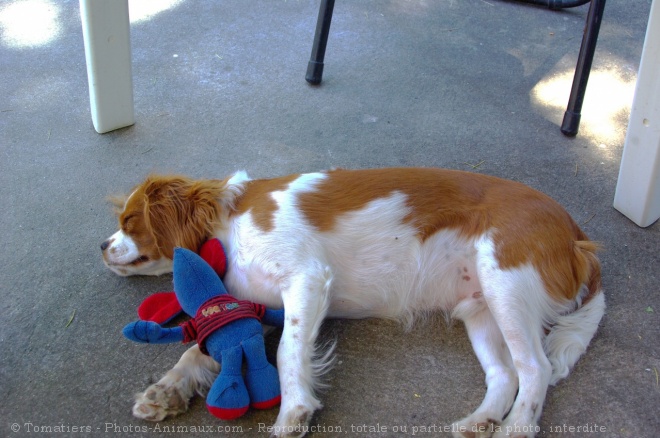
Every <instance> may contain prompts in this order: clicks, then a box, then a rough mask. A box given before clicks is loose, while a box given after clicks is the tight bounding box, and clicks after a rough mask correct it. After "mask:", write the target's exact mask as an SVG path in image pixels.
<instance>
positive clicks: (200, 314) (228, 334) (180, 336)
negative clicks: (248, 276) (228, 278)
mask: <svg viewBox="0 0 660 438" xmlns="http://www.w3.org/2000/svg"><path fill="white" fill-rule="evenodd" d="M223 256H224V254H223ZM174 292H175V293H176V297H177V298H178V300H179V302H180V303H181V307H182V308H183V310H184V311H185V312H186V313H187V314H188V315H190V316H193V319H191V320H189V321H187V322H185V323H184V324H182V325H181V326H179V327H175V328H164V327H162V326H161V325H160V324H158V323H155V322H151V321H135V322H132V323H130V324H128V325H127V326H126V327H124V336H126V337H127V338H128V339H130V340H132V341H135V342H142V343H157V344H161V343H171V342H178V341H183V342H191V341H197V343H198V344H199V347H200V350H201V351H202V352H203V353H205V354H208V355H210V356H211V357H213V358H214V359H215V360H217V361H218V362H220V363H221V364H222V370H221V372H220V374H219V375H218V377H217V378H216V380H215V382H214V383H213V385H212V386H211V389H210V391H209V393H208V396H207V398H206V406H207V408H208V410H209V411H210V412H211V414H213V415H215V416H216V417H218V418H221V419H223V420H232V419H235V418H238V417H240V416H241V415H243V414H245V412H246V411H247V410H248V407H249V406H252V407H253V408H256V409H268V408H271V407H274V406H276V405H278V404H279V402H280V398H281V397H280V383H279V378H278V374H277V369H276V368H275V367H274V366H273V365H271V364H270V362H268V360H267V359H266V352H265V348H264V339H263V334H262V333H263V330H262V328H261V324H260V321H261V322H263V323H264V324H267V325H274V326H279V327H282V326H283V325H284V310H271V309H267V308H266V307H265V306H263V305H260V304H255V303H252V302H249V301H243V300H238V299H236V298H234V297H232V296H231V295H229V294H228V293H227V290H226V289H225V287H224V284H223V283H222V281H221V280H220V278H219V277H218V275H217V274H216V272H215V271H214V270H213V269H212V268H211V266H210V265H209V264H208V263H206V262H205V261H204V259H202V258H201V257H200V256H198V255H197V254H195V253H194V252H192V251H190V250H187V249H183V248H176V249H175V251H174ZM244 358H245V362H246V364H247V369H246V371H245V377H243V373H242V366H243V359H244Z"/></svg>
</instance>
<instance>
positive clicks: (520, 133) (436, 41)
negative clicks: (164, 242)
mask: <svg viewBox="0 0 660 438" xmlns="http://www.w3.org/2000/svg"><path fill="white" fill-rule="evenodd" d="M134 3H135V5H134V6H139V5H137V4H138V3H141V2H139V1H135V2H134ZM153 3H158V2H151V7H153V6H154V5H153ZM650 3H651V2H650V0H637V1H635V2H631V1H628V0H610V1H608V4H607V7H606V9H605V19H604V22H603V26H602V29H601V36H600V39H599V42H598V49H597V52H596V59H595V64H594V69H593V72H592V78H591V82H590V87H589V89H588V93H587V96H586V103H585V108H584V115H583V123H582V126H581V131H580V134H579V135H578V136H577V137H576V138H566V137H564V136H563V135H562V134H561V133H560V131H559V123H560V121H561V118H562V115H563V111H564V108H565V103H566V100H567V95H568V91H569V89H570V81H571V78H572V70H573V68H574V66H575V61H576V58H577V53H578V49H579V45H580V40H581V35H582V29H583V24H584V20H585V17H586V14H587V8H586V7H584V6H583V7H580V8H576V9H573V10H567V11H563V12H553V11H549V10H547V9H544V8H539V7H532V6H528V5H524V4H520V3H516V2H509V1H500V0H437V1H429V0H386V1H357V0H355V1H340V2H338V3H337V5H336V7H335V17H334V21H333V24H332V29H331V35H330V42H329V45H328V53H327V57H326V63H327V64H326V68H325V78H324V83H323V85H322V86H320V87H311V86H309V85H307V83H306V82H305V81H304V74H305V69H306V66H307V61H308V59H309V53H310V49H311V43H312V36H313V31H314V27H315V23H316V15H317V10H318V9H317V8H318V2H317V1H311V0H277V1H276V0H271V1H266V0H251V1H249V2H247V1H239V0H232V1H229V0H227V1H193V0H186V1H174V0H171V1H164V0H163V1H161V2H160V4H161V5H163V4H164V5H166V6H170V7H169V8H165V10H163V11H161V12H156V11H153V10H149V9H147V10H146V11H145V10H142V11H139V10H137V9H133V10H132V14H133V18H134V22H133V24H132V26H131V32H132V47H133V75H134V90H135V110H136V118H137V123H136V124H135V125H134V126H132V127H129V128H126V129H121V130H118V131H114V132H111V133H108V134H104V135H99V134H97V133H96V132H95V131H94V129H93V127H92V124H91V118H90V106H89V96H88V88H87V77H86V71H85V58H84V51H83V43H82V31H81V23H80V15H79V6H78V2H77V1H72V0H70V1H64V0H62V1H54V0H53V1H47V0H31V1H28V0H2V2H0V29H1V32H2V33H0V87H1V89H2V92H1V93H0V96H1V97H0V148H1V151H2V157H1V159H0V169H1V171H0V183H1V186H2V190H1V191H0V205H2V206H3V208H2V213H1V214H0V218H1V221H0V248H1V250H0V257H1V258H0V266H2V268H1V269H0V287H1V288H2V294H3V295H4V297H5V298H4V299H3V300H2V304H1V305H0V318H1V321H2V324H1V326H0V327H1V328H0V349H1V355H0V418H2V419H3V421H2V422H1V423H0V435H2V436H28V435H34V432H35V431H42V430H43V429H42V428H44V427H45V428H50V430H51V431H52V432H53V433H47V434H42V435H43V436H46V435H48V436H97V435H98V436H106V435H107V433H106V432H110V433H115V432H130V429H133V432H134V433H133V434H131V433H124V435H126V436H129V435H134V436H135V435H139V436H172V434H171V433H168V430H175V431H176V430H179V431H180V432H181V431H183V430H184V429H176V428H178V427H180V426H181V427H184V428H185V427H187V428H190V429H192V428H193V427H201V426H211V427H214V428H215V427H218V426H220V427H224V426H226V425H229V426H232V427H235V428H236V429H234V431H233V432H231V433H226V434H224V435H223V434H219V436H225V435H226V436H230V435H231V436H234V435H236V436H245V437H251V436H264V435H266V434H265V433H260V431H259V429H260V427H264V426H266V425H269V424H271V423H272V422H273V421H274V419H275V417H276V415H277V410H276V409H274V410H271V411H266V412H250V413H249V414H248V415H246V416H245V417H243V418H241V419H240V420H238V421H235V422H232V423H222V422H220V421H218V420H216V419H215V418H213V417H211V416H210V415H209V414H208V413H207V411H206V409H205V407H204V403H203V399H201V398H200V397H197V398H195V400H194V401H193V403H192V407H191V410H190V412H189V413H187V414H185V415H181V416H179V417H177V418H173V419H168V420H165V421H163V422H160V423H157V424H153V423H145V422H142V421H139V420H137V419H135V418H133V417H132V416H131V406H132V397H133V394H134V393H136V392H137V391H139V390H142V389H144V388H145V387H146V386H147V385H149V384H150V383H152V382H154V381H155V380H157V379H158V378H159V377H160V376H161V375H162V373H163V372H165V371H166V370H167V369H169V368H170V367H171V366H172V365H173V364H174V363H175V362H176V360H177V359H178V357H179V356H180V354H181V353H182V352H183V351H184V350H185V348H186V347H185V346H183V345H169V346H142V345H135V344H132V343H130V342H129V341H127V340H125V339H124V338H123V337H122V335H121V328H122V327H123V326H124V324H125V323H127V322H129V321H131V320H133V319H134V318H135V317H136V313H135V309H136V307H137V306H138V304H139V303H140V302H141V301H142V299H144V298H145V297H146V296H147V295H149V294H150V293H152V292H154V291H158V290H169V289H171V276H163V277H159V278H147V277H145V278H120V277H117V276H115V275H113V274H112V273H111V272H110V271H108V270H107V269H105V267H104V266H103V264H102V262H101V257H100V255H101V254H100V250H99V247H98V246H99V244H100V243H101V241H102V240H103V239H105V238H106V237H108V236H109V235H110V234H111V233H113V232H114V231H115V227H116V223H115V218H114V217H113V214H112V210H111V208H110V206H109V204H108V203H107V202H106V196H108V195H111V194H114V193H121V192H124V191H127V190H129V189H130V188H131V187H132V186H133V185H134V184H135V183H137V182H138V181H140V180H141V179H142V178H143V177H144V176H145V175H146V174H148V173H149V172H152V171H159V172H177V173H184V174H189V175H191V176H196V177H223V176H225V175H226V174H228V173H229V172H233V171H235V170H237V169H246V170H247V171H248V172H249V173H250V174H251V175H252V176H254V177H267V176H275V175H281V174H287V173H291V172H301V171H312V170H318V169H325V168H329V167H332V166H338V167H347V168H366V167H379V166H439V167H447V168H454V169H464V170H470V171H474V172H479V173H485V174H491V175H496V176H500V177H505V178H511V179H514V180H518V181H522V182H524V183H526V184H529V185H531V186H532V187H535V188H537V189H539V190H541V191H543V192H546V193H548V194H549V195H551V196H553V197H554V198H555V199H557V200H558V201H559V202H560V203H562V204H563V205H564V206H565V207H566V208H567V209H568V211H569V212H570V213H571V214H572V215H573V217H574V218H575V219H576V220H577V222H578V223H580V224H583V228H584V229H585V231H586V232H587V233H588V234H589V235H590V237H591V238H593V239H595V240H599V241H601V242H602V243H603V245H604V247H605V251H603V253H602V254H601V258H602V263H603V283H604V287H605V292H606V295H607V304H608V311H607V314H606V316H605V318H604V319H603V321H602V326H601V328H600V330H599V332H598V334H597V335H596V337H595V339H594V340H593V342H592V343H591V346H590V348H589V350H588V352H587V354H586V355H585V356H584V357H583V358H582V359H581V360H580V361H579V362H578V364H577V366H576V368H575V369H574V371H573V372H572V374H571V375H570V376H569V378H568V379H566V380H564V381H562V382H561V383H559V384H558V385H557V386H555V387H552V388H550V390H549V393H548V396H547V399H546V405H545V410H544V413H543V417H542V419H541V428H542V433H540V434H539V435H540V436H548V437H559V436H562V437H563V436H587V435H592V434H593V435H597V436H602V437H610V436H617V437H618V436H623V437H655V436H657V434H658V432H659V431H660V419H659V417H658V406H660V385H659V384H658V372H659V371H660V342H659V339H660V336H659V327H660V324H659V314H660V295H659V294H658V289H659V287H658V284H660V278H659V275H658V272H659V269H658V268H659V263H658V253H659V251H658V248H659V242H660V239H659V235H660V225H658V223H656V224H654V225H652V226H651V227H649V228H647V229H641V228H638V227H636V226H635V225H634V224H633V223H632V222H630V221H629V220H628V219H627V218H625V217H624V216H622V215H621V214H620V213H618V212H617V211H616V210H614V209H613V208H612V206H611V205H612V200H613V196H614V189H615V184H616V179H617V174H618V169H619V163H620V157H621V152H622V147H623V139H624V135H625V130H626V126H627V118H628V115H629V111H630V104H631V101H632V94H633V90H634V83H635V78H636V72H637V68H638V64H639V59H640V55H641V49H642V44H643V40H644V32H645V28H646V21H647V17H648V11H649V9H650ZM26 4H27V10H29V11H30V14H29V16H30V19H29V20H28V21H27V22H26V23H20V22H19V21H18V20H19V19H18V17H19V15H17V14H16V11H20V10H21V7H24V6H25V5H26ZM147 6H149V5H147ZM24 10H25V9H24ZM150 12H152V13H150ZM139 18H142V19H141V20H138V19H139ZM41 20H44V21H43V22H42V21H41ZM49 20H50V21H49ZM32 25H35V26H36V28H38V29H39V30H40V31H42V32H45V34H43V35H41V34H36V35H35V34H27V35H24V33H25V32H26V31H27V30H28V29H30V26H32ZM322 338H323V339H324V340H332V339H335V338H338V339H339V343H338V346H337V355H338V363H337V366H336V367H335V368H334V369H333V370H332V371H331V372H330V373H329V374H328V378H327V379H328V383H329V384H330V387H329V388H328V389H327V390H326V392H325V393H324V394H323V395H322V400H323V402H324V405H325V407H324V408H323V409H322V410H321V411H319V412H318V413H317V414H316V415H315V416H314V418H313V421H312V423H313V424H314V425H319V426H320V427H319V430H320V431H318V432H317V433H315V434H314V435H313V436H319V437H321V436H323V437H325V436H338V435H346V436H351V435H359V436H373V437H382V436H392V435H413V432H415V433H416V435H424V436H430V435H439V434H438V433H437V431H438V429H439V428H441V427H443V426H448V425H449V424H450V423H451V422H452V421H455V420H457V419H460V418H462V417H463V416H465V415H467V414H469V413H470V412H471V411H472V410H474V409H475V408H476V407H477V406H478V405H479V404H480V402H481V400H482V397H483V395H484V390H485V386H484V381H483V379H484V376H483V373H482V371H481V369H480V367H479V364H478V362H477V360H476V358H475V357H474V355H473V353H472V352H471V347H470V345H469V341H468V339H467V337H466V334H465V331H464V329H463V327H462V325H460V324H454V325H451V326H450V327H448V326H447V325H446V324H445V323H444V321H442V320H440V319H439V320H438V321H433V322H429V323H427V324H425V325H420V326H417V327H416V328H414V329H413V330H412V332H410V333H407V334H406V333H405V332H404V331H403V330H402V328H401V327H399V326H398V325H397V324H395V323H392V322H388V321H379V320H365V321H329V322H328V323H327V324H326V325H325V326H324V330H323V335H322ZM268 342H269V351H270V353H271V354H272V355H274V354H275V349H276V345H277V337H276V335H275V337H271V338H270V339H269V341H268ZM76 426H80V427H83V428H84V429H83V433H74V432H73V429H74V428H75V427H76ZM434 426H435V429H433V427H434ZM578 426H582V427H585V426H587V427H588V430H589V431H591V432H592V433H577V432H576V429H573V431H572V432H571V430H570V429H569V427H574V428H577V427H578ZM57 427H60V428H63V429H65V432H63V433H56V432H57V429H56V428H57ZM144 427H148V428H151V429H149V431H147V432H138V433H135V429H138V430H139V428H144ZM422 427H426V428H428V429H427V431H426V432H427V433H422V431H421V430H420V429H419V428H422ZM596 427H598V428H600V427H603V428H604V429H596ZM14 428H17V429H19V431H18V433H14ZM87 428H89V430H90V432H89V433H87V432H85V430H86V429H87ZM168 428H169V429H168ZM376 428H378V430H379V432H376V431H375V429H376ZM395 428H398V432H396V431H395ZM414 428H417V429H414ZM404 429H405V430H404ZM46 430H49V429H46ZM66 430H68V432H66ZM332 430H334V432H333V431H332ZM337 430H340V431H341V432H342V433H337ZM594 430H599V431H600V432H598V433H593V431H594ZM240 431H242V433H239V432H240ZM187 436H195V437H196V436H199V437H202V436H208V434H207V433H203V432H200V431H197V432H195V433H190V434H189V435H187Z"/></svg>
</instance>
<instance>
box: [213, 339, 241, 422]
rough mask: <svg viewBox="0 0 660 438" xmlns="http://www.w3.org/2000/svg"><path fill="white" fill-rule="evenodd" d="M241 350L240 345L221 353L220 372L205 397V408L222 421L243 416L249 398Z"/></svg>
mask: <svg viewBox="0 0 660 438" xmlns="http://www.w3.org/2000/svg"><path fill="white" fill-rule="evenodd" d="M242 365H243V349H242V348H241V346H240V345H237V346H236V347H233V348H229V349H226V350H223V351H222V371H220V375H218V378H217V379H215V382H214V383H213V385H212V386H211V390H210V391H209V395H208V396H207V397H206V407H207V408H208V410H209V412H211V414H213V415H215V416H216V417H218V418H220V419H222V420H233V419H235V418H238V417H240V416H241V415H243V414H245V412H246V411H247V410H248V407H249V405H250V397H249V395H248V392H247V388H246V387H245V382H244V381H243V375H242V372H241V371H242V370H241V368H242Z"/></svg>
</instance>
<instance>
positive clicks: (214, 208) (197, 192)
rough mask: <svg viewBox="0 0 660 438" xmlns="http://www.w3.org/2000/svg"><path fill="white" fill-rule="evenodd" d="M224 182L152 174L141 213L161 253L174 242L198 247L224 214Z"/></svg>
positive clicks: (170, 250)
mask: <svg viewBox="0 0 660 438" xmlns="http://www.w3.org/2000/svg"><path fill="white" fill-rule="evenodd" d="M222 183H223V182H222V181H218V180H192V179H189V178H186V177H178V176H176V177H172V176H169V177H161V176H151V177H149V178H148V180H147V182H146V183H145V186H144V198H145V199H144V217H145V221H146V222H147V226H148V227H149V229H150V230H151V232H152V234H153V236H154V238H155V239H156V242H157V244H158V247H159V249H160V251H161V252H162V254H163V255H164V256H166V257H168V258H172V257H173V251H174V248H175V247H177V246H180V247H183V248H187V249H190V250H192V251H195V252H196V251H198V250H199V248H200V246H201V245H202V243H204V242H205V241H206V240H208V239H209V238H210V237H211V236H212V235H213V232H214V229H215V228H216V226H217V225H218V223H219V220H220V218H221V215H222V214H223V212H222V211H221V210H222V207H221V205H220V202H219V201H220V199H222V191H223V184H222Z"/></svg>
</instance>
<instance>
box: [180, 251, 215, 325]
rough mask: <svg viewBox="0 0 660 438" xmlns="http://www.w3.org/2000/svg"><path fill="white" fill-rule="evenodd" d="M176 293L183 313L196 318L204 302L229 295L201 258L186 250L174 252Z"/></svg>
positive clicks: (211, 269)
mask: <svg viewBox="0 0 660 438" xmlns="http://www.w3.org/2000/svg"><path fill="white" fill-rule="evenodd" d="M173 271H174V292H175V293H176V297H177V299H178V300H179V303H181V307H182V308H183V311H184V312H186V313H187V314H188V315H190V316H195V314H196V313H197V309H199V308H200V306H201V305H202V304H204V302H206V301H208V300H209V299H211V298H213V297H216V296H218V295H224V294H226V293H227V289H225V286H224V284H223V283H222V280H220V277H218V274H217V273H216V272H215V271H214V270H213V268H211V266H210V265H209V264H208V263H206V262H205V261H204V259H202V258H201V257H200V256H198V255H197V254H195V253H194V252H192V251H190V250H188V249H185V248H176V249H175V250H174V261H173Z"/></svg>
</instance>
